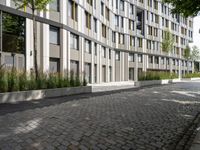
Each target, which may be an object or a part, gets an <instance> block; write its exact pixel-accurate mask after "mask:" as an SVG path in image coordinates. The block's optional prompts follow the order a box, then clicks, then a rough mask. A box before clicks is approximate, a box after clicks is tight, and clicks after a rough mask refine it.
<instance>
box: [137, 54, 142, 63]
mask: <svg viewBox="0 0 200 150" xmlns="http://www.w3.org/2000/svg"><path fill="white" fill-rule="evenodd" d="M142 61H143V59H142V55H141V54H138V62H139V63H142Z"/></svg>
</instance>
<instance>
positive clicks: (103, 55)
mask: <svg viewBox="0 0 200 150" xmlns="http://www.w3.org/2000/svg"><path fill="white" fill-rule="evenodd" d="M102 57H103V58H106V48H105V47H103V46H102Z"/></svg>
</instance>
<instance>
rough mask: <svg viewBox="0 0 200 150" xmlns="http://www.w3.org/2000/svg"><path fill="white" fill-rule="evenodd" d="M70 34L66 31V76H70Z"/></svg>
mask: <svg viewBox="0 0 200 150" xmlns="http://www.w3.org/2000/svg"><path fill="white" fill-rule="evenodd" d="M70 40H71V39H70V32H69V31H67V53H66V54H67V71H68V75H70V71H71V68H70V52H71V50H70ZM79 42H80V40H79ZM79 45H80V43H79ZM79 49H80V47H79Z"/></svg>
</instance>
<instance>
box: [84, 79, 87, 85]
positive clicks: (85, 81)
mask: <svg viewBox="0 0 200 150" xmlns="http://www.w3.org/2000/svg"><path fill="white" fill-rule="evenodd" d="M83 86H87V80H86V78H85V77H84V78H83Z"/></svg>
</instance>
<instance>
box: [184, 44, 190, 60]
mask: <svg viewBox="0 0 200 150" xmlns="http://www.w3.org/2000/svg"><path fill="white" fill-rule="evenodd" d="M190 52H191V49H190V47H189V45H187V46H186V48H185V50H184V57H185V59H187V60H189V59H190Z"/></svg>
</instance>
